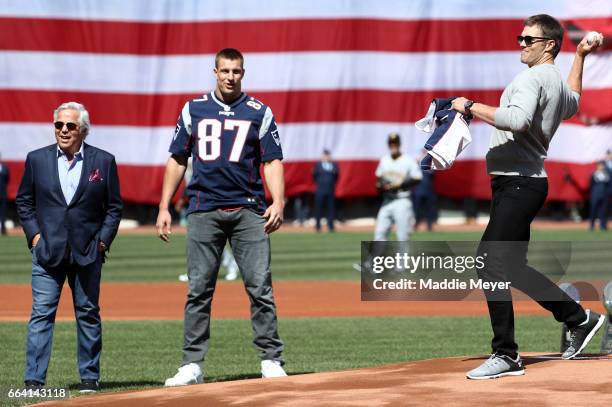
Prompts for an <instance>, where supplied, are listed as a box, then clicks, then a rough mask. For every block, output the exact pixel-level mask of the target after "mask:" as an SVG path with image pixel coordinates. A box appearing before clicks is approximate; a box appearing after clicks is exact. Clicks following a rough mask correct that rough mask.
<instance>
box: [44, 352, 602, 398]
mask: <svg viewBox="0 0 612 407" xmlns="http://www.w3.org/2000/svg"><path fill="white" fill-rule="evenodd" d="M522 356H523V359H524V362H525V365H526V373H525V375H524V376H518V377H504V378H501V379H495V380H467V379H466V378H465V372H467V371H468V370H470V369H472V368H474V367H475V366H478V365H479V364H480V363H482V361H483V360H485V359H486V357H457V358H447V359H432V360H421V361H417V362H407V363H402V364H395V365H388V366H382V367H374V368H366V369H355V370H347V371H341V372H328V373H313V374H305V375H298V376H290V377H287V378H279V379H265V380H264V379H253V380H240V381H233V382H221V383H210V384H201V385H196V386H187V387H180V388H166V389H155V390H146V391H140V392H126V393H114V394H101V395H95V396H90V397H78V398H75V399H71V400H69V401H67V402H62V403H61V405H62V406H68V405H78V406H110V405H113V406H129V407H133V406H143V407H144V406H180V407H190V406H198V407H200V406H288V407H289V406H291V407H294V406H368V407H371V406H409V405H452V406H475V405H503V406H526V405H528V406H530V407H534V406H545V405H589V406H612V385H611V383H612V357H599V356H588V355H587V356H583V357H582V358H580V359H577V360H560V359H559V356H558V355H543V354H528V355H527V354H523V355H522ZM53 404H55V403H46V404H44V405H53Z"/></svg>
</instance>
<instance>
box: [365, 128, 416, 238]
mask: <svg viewBox="0 0 612 407" xmlns="http://www.w3.org/2000/svg"><path fill="white" fill-rule="evenodd" d="M388 142H389V155H387V156H384V157H383V158H382V159H381V160H380V162H379V163H378V167H377V168H376V187H377V188H378V190H379V191H380V192H381V193H382V196H383V203H382V206H381V207H380V210H379V211H378V216H377V217H376V230H375V232H374V240H388V239H389V234H390V233H391V227H392V226H393V224H395V229H396V234H397V240H399V241H403V242H405V241H408V239H409V238H410V234H411V233H412V226H413V223H414V212H413V210H412V202H411V201H410V188H411V187H413V186H414V185H416V184H418V183H419V182H420V181H421V179H422V178H423V173H422V172H421V169H420V168H419V166H418V164H417V162H416V160H414V159H413V158H412V157H408V156H406V155H403V154H402V152H401V151H400V144H401V143H400V136H399V134H397V133H391V134H389V138H388Z"/></svg>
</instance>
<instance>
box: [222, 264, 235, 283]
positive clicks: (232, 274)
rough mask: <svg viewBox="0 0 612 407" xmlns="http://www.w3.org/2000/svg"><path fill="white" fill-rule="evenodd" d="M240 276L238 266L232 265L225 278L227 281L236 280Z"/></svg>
mask: <svg viewBox="0 0 612 407" xmlns="http://www.w3.org/2000/svg"><path fill="white" fill-rule="evenodd" d="M237 278H238V266H236V267H232V266H230V267H229V268H228V270H227V274H226V275H225V279H226V280H227V281H234V280H235V279H237Z"/></svg>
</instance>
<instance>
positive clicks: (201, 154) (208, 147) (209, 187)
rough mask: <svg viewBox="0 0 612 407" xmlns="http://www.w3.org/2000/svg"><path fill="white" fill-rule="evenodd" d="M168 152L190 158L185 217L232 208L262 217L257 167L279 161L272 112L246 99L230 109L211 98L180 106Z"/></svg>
mask: <svg viewBox="0 0 612 407" xmlns="http://www.w3.org/2000/svg"><path fill="white" fill-rule="evenodd" d="M169 151H170V153H172V154H176V155H181V156H189V155H191V156H192V157H193V176H192V178H191V181H190V182H189V185H188V186H187V195H188V196H189V208H188V210H187V213H192V212H198V211H210V210H213V209H219V208H222V209H223V208H225V209H228V208H236V207H251V208H253V209H254V210H256V211H257V212H259V213H263V212H264V211H265V209H266V203H265V196H264V188H263V183H262V180H261V176H260V173H259V169H260V165H261V163H262V162H268V161H272V160H276V159H279V160H282V158H283V153H282V150H281V145H280V138H279V136H278V129H277V127H276V121H275V120H274V115H273V114H272V110H271V109H270V108H269V107H268V106H266V105H264V104H263V103H261V102H260V101H258V100H256V99H254V98H252V97H250V96H248V95H247V94H246V93H242V95H241V96H240V97H239V98H238V99H237V100H236V101H235V102H234V103H232V104H231V105H226V104H225V103H223V102H221V101H220V100H219V99H217V97H216V96H215V94H214V92H211V93H209V94H206V95H204V96H202V97H201V98H199V99H193V100H191V101H189V102H187V103H185V106H184V107H183V110H182V111H181V114H180V115H179V118H178V122H177V124H176V130H175V132H174V139H173V140H172V143H171V144H170V149H169Z"/></svg>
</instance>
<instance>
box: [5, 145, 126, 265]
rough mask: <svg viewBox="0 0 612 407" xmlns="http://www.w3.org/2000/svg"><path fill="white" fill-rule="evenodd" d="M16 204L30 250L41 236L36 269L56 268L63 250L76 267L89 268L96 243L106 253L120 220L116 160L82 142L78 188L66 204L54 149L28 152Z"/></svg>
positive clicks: (95, 255) (95, 257)
mask: <svg viewBox="0 0 612 407" xmlns="http://www.w3.org/2000/svg"><path fill="white" fill-rule="evenodd" d="M96 170H97V171H96ZM95 173H97V174H98V176H94V174H95ZM15 203H16V204H17V213H18V214H19V219H20V220H21V225H22V227H23V230H24V232H25V234H26V238H27V241H28V245H29V246H30V247H31V245H32V239H33V238H34V236H35V235H36V234H37V233H40V240H39V241H38V243H37V244H36V247H35V248H34V250H35V251H36V259H37V261H38V262H39V264H41V265H43V266H49V267H54V266H57V265H58V264H59V263H60V262H61V261H62V259H63V258H64V256H65V255H66V250H67V249H68V248H69V249H70V250H71V253H72V256H73V258H74V260H75V262H76V263H77V264H79V265H81V266H86V265H88V264H91V263H93V262H94V261H95V260H96V259H97V258H98V242H99V241H100V240H101V241H103V242H104V243H105V244H106V247H107V248H110V246H111V243H112V242H113V239H114V238H115V235H116V234H117V229H118V228H119V222H120V220H121V211H122V209H123V202H122V201H121V195H120V193H119V177H118V175H117V164H116V163H115V157H114V156H113V155H112V154H109V153H107V152H106V151H104V150H100V149H99V148H96V147H93V146H90V145H88V144H86V143H84V145H83V168H82V172H81V178H80V181H79V185H78V187H77V190H76V192H75V194H74V198H73V199H72V201H71V202H70V203H69V204H66V200H65V198H64V194H63V193H62V188H61V186H60V181H59V176H58V172H57V144H52V145H50V146H47V147H43V148H41V149H38V150H35V151H32V152H30V153H29V154H28V156H27V158H26V163H25V172H24V174H23V178H22V179H21V184H20V185H19V191H18V192H17V198H16V200H15Z"/></svg>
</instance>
